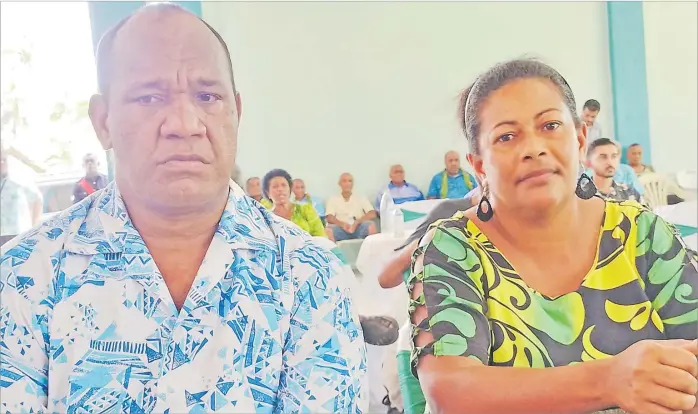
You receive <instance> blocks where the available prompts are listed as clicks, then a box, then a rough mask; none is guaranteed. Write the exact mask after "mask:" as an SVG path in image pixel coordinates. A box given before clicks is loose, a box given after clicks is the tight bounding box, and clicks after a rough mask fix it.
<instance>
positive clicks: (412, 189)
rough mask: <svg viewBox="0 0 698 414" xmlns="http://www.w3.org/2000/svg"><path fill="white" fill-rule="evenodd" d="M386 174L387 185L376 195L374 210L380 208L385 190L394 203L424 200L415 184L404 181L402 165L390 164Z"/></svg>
mask: <svg viewBox="0 0 698 414" xmlns="http://www.w3.org/2000/svg"><path fill="white" fill-rule="evenodd" d="M388 175H389V177H390V182H389V183H388V187H387V188H386V189H385V190H383V191H381V192H380V193H378V197H376V204H375V207H376V210H380V204H381V198H383V194H384V193H385V192H386V190H387V191H388V194H389V195H390V197H391V198H392V199H393V203H395V204H402V203H406V202H408V201H420V200H424V194H423V193H422V191H421V190H420V189H419V188H418V187H417V186H416V185H414V184H410V183H408V182H407V181H405V169H404V168H402V165H400V164H396V165H393V166H391V167H390V172H389V173H388Z"/></svg>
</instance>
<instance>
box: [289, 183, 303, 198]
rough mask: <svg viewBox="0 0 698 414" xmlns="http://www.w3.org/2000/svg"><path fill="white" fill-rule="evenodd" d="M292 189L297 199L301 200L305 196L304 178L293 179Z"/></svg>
mask: <svg viewBox="0 0 698 414" xmlns="http://www.w3.org/2000/svg"><path fill="white" fill-rule="evenodd" d="M292 190H293V195H294V196H295V197H296V200H301V199H302V198H303V197H305V183H304V182H303V180H298V179H295V180H293V188H292Z"/></svg>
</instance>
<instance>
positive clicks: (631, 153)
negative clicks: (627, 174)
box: [626, 144, 654, 177]
mask: <svg viewBox="0 0 698 414" xmlns="http://www.w3.org/2000/svg"><path fill="white" fill-rule="evenodd" d="M626 157H627V158H628V165H630V166H631V167H632V169H633V171H635V174H636V175H637V176H638V177H639V176H641V175H642V174H645V173H651V172H654V168H652V166H651V165H647V164H643V163H642V146H641V145H640V144H632V145H631V146H629V147H628V150H627V151H626Z"/></svg>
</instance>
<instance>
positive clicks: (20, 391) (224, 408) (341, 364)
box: [0, 3, 366, 413]
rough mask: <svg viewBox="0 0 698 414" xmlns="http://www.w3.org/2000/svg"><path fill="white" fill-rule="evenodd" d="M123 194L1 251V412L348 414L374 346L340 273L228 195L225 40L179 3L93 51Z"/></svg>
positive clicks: (81, 207)
mask: <svg viewBox="0 0 698 414" xmlns="http://www.w3.org/2000/svg"><path fill="white" fill-rule="evenodd" d="M97 67H98V81H99V90H100V95H96V96H94V97H93V98H92V99H91V100H90V110H89V114H90V119H91V121H92V124H93V126H94V129H95V132H96V134H97V137H98V138H99V140H100V142H101V143H102V146H103V147H104V148H105V149H113V151H114V160H115V164H116V168H115V171H116V177H115V181H114V182H113V183H111V184H109V185H108V186H107V188H105V189H104V190H103V191H102V192H101V194H99V195H97V196H96V197H95V198H94V199H91V200H90V202H89V203H82V204H78V205H75V206H73V207H72V208H71V209H69V210H68V211H66V212H64V213H61V214H60V215H59V216H58V217H57V218H55V219H52V220H51V221H49V222H47V223H45V224H43V225H42V227H41V228H40V230H39V231H38V232H31V233H27V234H24V235H22V236H20V237H19V238H18V239H16V240H15V241H12V242H10V243H9V244H8V245H6V246H4V247H3V250H2V251H3V254H2V259H1V265H0V286H3V288H2V290H1V291H0V310H1V311H0V318H1V319H0V335H1V338H0V339H1V341H2V342H1V345H2V346H1V347H0V352H2V362H1V363H2V370H1V371H2V381H0V388H1V389H0V395H2V398H1V399H0V411H2V412H13V413H19V412H60V413H65V412H78V411H79V412H107V411H108V412H143V413H184V412H189V413H190V412H225V413H252V412H269V413H271V412H277V413H290V412H343V413H349V412H351V413H360V412H362V409H363V407H365V405H366V403H365V401H366V398H365V397H364V394H365V390H362V387H361V382H362V377H363V376H364V373H365V371H366V365H365V345H364V342H363V338H362V334H361V330H360V328H359V318H358V315H357V313H356V310H355V309H354V306H353V305H352V302H351V299H350V298H349V288H348V285H347V283H346V279H345V278H344V277H342V275H341V274H342V270H341V263H340V262H339V260H338V259H337V258H336V257H335V256H334V255H333V254H332V253H330V252H329V251H327V250H326V249H324V248H322V247H320V246H319V245H317V244H315V243H314V242H313V241H312V239H311V238H310V237H309V236H308V235H307V234H305V233H303V232H302V231H300V230H299V229H298V228H297V227H295V226H292V225H290V224H288V223H287V222H286V221H284V220H281V219H278V218H277V217H275V216H274V215H273V214H272V213H271V212H269V211H267V210H266V209H263V208H260V206H259V205H258V204H257V203H255V202H253V201H252V200H251V199H249V198H247V197H246V196H245V195H244V193H243V192H242V190H241V189H240V188H239V187H238V186H237V185H235V184H234V183H233V182H232V181H231V180H230V174H231V173H232V172H233V166H234V162H235V155H236V150H237V132H238V124H239V118H240V111H241V108H242V105H241V100H240V95H239V94H238V93H237V92H236V88H235V83H234V79H233V76H232V74H233V72H232V65H231V63H230V55H229V53H228V50H227V47H226V45H225V42H224V41H223V40H222V39H221V37H220V35H218V34H217V33H216V32H215V31H214V30H213V29H212V28H210V27H208V26H207V25H206V24H205V23H203V21H202V20H200V19H199V18H197V17H196V16H194V15H193V14H191V13H189V12H187V11H185V10H183V9H182V8H181V7H179V6H175V5H172V4H167V3H165V4H158V3H155V4H153V5H148V6H145V7H144V8H142V9H140V10H139V11H137V12H135V13H134V14H133V15H132V16H130V17H128V18H126V19H125V20H123V21H122V22H120V23H119V24H118V25H117V26H116V27H115V28H114V29H112V30H111V31H109V32H108V33H107V34H106V35H105V36H104V38H103V39H102V41H101V42H100V44H99V46H98V52H97Z"/></svg>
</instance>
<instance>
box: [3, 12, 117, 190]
mask: <svg viewBox="0 0 698 414" xmlns="http://www.w3.org/2000/svg"><path fill="white" fill-rule="evenodd" d="M0 19H1V20H0V31H1V37H0V39H1V46H2V59H0V62H1V65H2V67H1V71H2V111H1V113H2V145H3V148H4V149H5V151H8V154H9V155H11V156H14V158H15V160H10V168H13V167H14V166H17V171H16V172H20V171H21V172H22V173H21V174H28V175H33V178H34V179H35V180H36V181H44V180H46V179H51V180H56V179H60V177H65V178H66V179H67V178H71V179H73V178H75V177H79V176H81V175H82V165H81V164H82V157H83V155H84V154H86V153H88V152H92V153H94V154H96V155H97V156H99V157H101V167H102V169H103V170H106V157H105V154H104V151H102V149H101V147H100V145H99V143H98V142H97V139H96V137H95V134H94V130H93V129H92V125H91V124H90V120H89V118H88V115H87V103H88V101H89V98H90V96H91V95H92V94H93V93H94V92H95V91H96V90H97V79H96V78H97V77H96V71H95V61H94V55H93V50H92V35H91V29H90V16H89V10H88V3H87V2H71V3H68V2H56V3H54V2H46V3H34V2H2V3H0ZM13 171H14V170H13ZM13 173H15V172H13Z"/></svg>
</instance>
